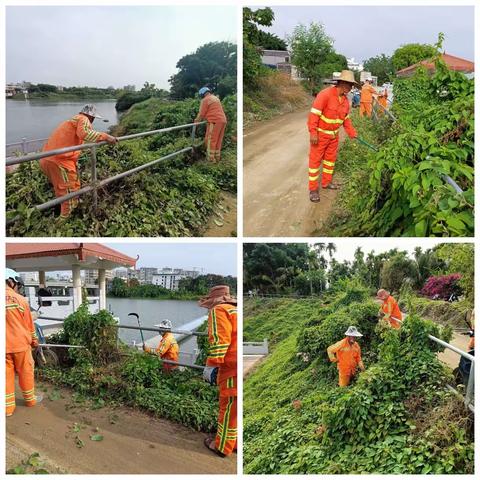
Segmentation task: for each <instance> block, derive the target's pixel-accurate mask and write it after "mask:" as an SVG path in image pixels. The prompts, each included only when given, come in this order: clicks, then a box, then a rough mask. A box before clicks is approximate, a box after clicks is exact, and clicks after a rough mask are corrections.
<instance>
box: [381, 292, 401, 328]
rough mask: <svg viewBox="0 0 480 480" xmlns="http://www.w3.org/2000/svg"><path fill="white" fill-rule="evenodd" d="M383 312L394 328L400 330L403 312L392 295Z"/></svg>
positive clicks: (387, 300)
mask: <svg viewBox="0 0 480 480" xmlns="http://www.w3.org/2000/svg"><path fill="white" fill-rule="evenodd" d="M382 312H383V313H384V314H385V319H386V320H388V321H389V322H390V325H391V326H392V328H400V322H399V321H398V320H400V321H401V320H402V312H401V311H400V307H399V306H398V303H397V302H396V300H395V299H394V298H393V297H392V296H391V295H390V296H389V297H388V298H387V299H386V300H385V301H384V302H383V305H382Z"/></svg>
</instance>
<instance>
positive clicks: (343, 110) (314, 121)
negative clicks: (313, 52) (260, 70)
mask: <svg viewBox="0 0 480 480" xmlns="http://www.w3.org/2000/svg"><path fill="white" fill-rule="evenodd" d="M337 80H338V81H337V85H335V86H333V87H329V88H326V89H325V90H322V91H321V92H320V93H319V94H318V95H317V97H316V98H315V100H314V102H313V105H312V108H311V110H310V114H309V116H308V131H309V132H310V154H309V160H308V179H309V183H308V188H309V191H310V201H311V202H314V203H317V202H319V201H320V195H319V185H318V179H319V177H320V164H321V163H322V160H323V170H322V188H329V189H337V188H338V186H337V185H335V184H334V183H332V177H333V169H334V167H335V161H336V159H337V151H338V134H339V131H340V127H341V126H342V125H343V128H344V129H345V131H346V132H347V135H348V136H349V137H350V138H356V137H357V132H356V131H355V128H353V125H352V121H351V120H350V117H349V112H350V105H349V103H348V99H347V94H348V93H349V92H350V90H351V89H352V87H353V85H356V82H355V79H354V76H353V72H351V71H349V70H343V71H342V73H341V75H340V77H339V78H338V79H337Z"/></svg>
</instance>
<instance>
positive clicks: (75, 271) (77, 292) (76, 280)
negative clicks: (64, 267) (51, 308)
mask: <svg viewBox="0 0 480 480" xmlns="http://www.w3.org/2000/svg"><path fill="white" fill-rule="evenodd" d="M72 278H73V311H74V312H76V311H77V308H78V307H80V305H81V304H82V280H81V278H80V266H79V265H72Z"/></svg>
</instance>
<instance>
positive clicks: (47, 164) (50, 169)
mask: <svg viewBox="0 0 480 480" xmlns="http://www.w3.org/2000/svg"><path fill="white" fill-rule="evenodd" d="M95 118H102V117H101V116H100V115H99V114H98V113H97V109H96V107H95V105H85V106H84V107H83V108H82V110H81V111H80V112H79V113H78V114H77V115H75V116H73V117H72V118H70V119H69V120H66V121H65V122H62V123H61V124H60V125H59V126H58V127H57V128H56V129H55V130H54V131H53V133H52V134H51V135H50V137H49V138H48V140H47V142H46V143H45V145H44V146H43V149H42V150H43V151H44V152H48V151H50V150H56V149H59V148H65V147H73V146H75V145H81V144H82V143H98V142H102V141H107V142H109V143H116V142H117V141H118V140H117V138H116V137H112V135H109V134H108V133H103V132H97V131H95V130H94V129H93V128H92V124H93V121H94V120H95ZM80 153H81V152H80V151H79V150H77V151H74V152H68V153H62V154H58V155H54V156H52V157H45V158H42V159H41V160H40V168H41V169H42V171H43V173H45V175H46V176H47V177H48V180H49V181H50V183H51V184H52V186H53V190H54V191H55V196H56V197H62V196H63V195H66V194H67V193H71V192H76V191H77V190H79V189H80V179H79V176H78V171H77V162H78V158H79V157H80ZM77 204H78V197H77V198H72V199H70V200H67V201H65V202H63V203H62V205H61V208H60V209H58V210H56V211H57V212H59V213H60V216H61V217H63V218H67V217H68V216H69V215H70V213H71V211H72V209H73V208H75V206H76V205H77Z"/></svg>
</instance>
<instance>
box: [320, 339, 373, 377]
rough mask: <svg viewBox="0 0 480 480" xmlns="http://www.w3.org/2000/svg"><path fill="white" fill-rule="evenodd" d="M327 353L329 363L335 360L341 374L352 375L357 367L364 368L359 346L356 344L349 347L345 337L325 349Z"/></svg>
mask: <svg viewBox="0 0 480 480" xmlns="http://www.w3.org/2000/svg"><path fill="white" fill-rule="evenodd" d="M327 353H328V358H329V359H330V361H331V362H334V361H335V360H337V362H338V369H339V370H340V372H341V373H343V374H346V375H348V374H354V373H355V371H356V370H357V367H360V368H362V369H363V368H364V367H363V362H362V352H361V350H360V345H359V344H358V343H357V342H353V344H351V345H350V343H349V341H348V338H347V337H345V338H344V339H343V340H340V341H339V342H337V343H334V344H333V345H330V346H329V347H328V348H327ZM335 355H336V357H335Z"/></svg>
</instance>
